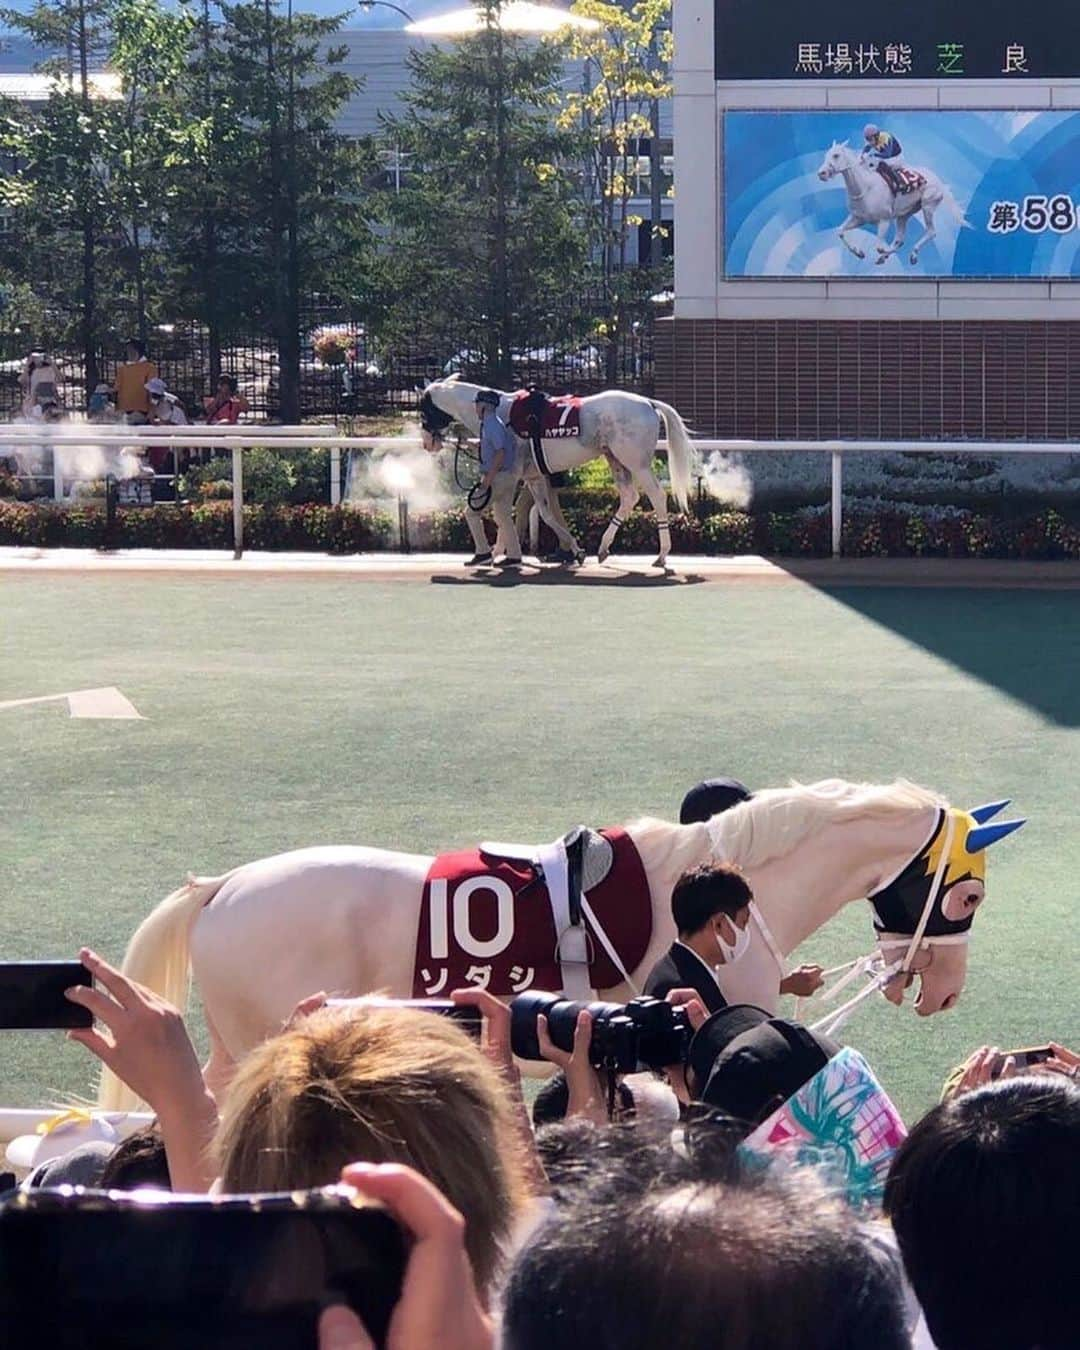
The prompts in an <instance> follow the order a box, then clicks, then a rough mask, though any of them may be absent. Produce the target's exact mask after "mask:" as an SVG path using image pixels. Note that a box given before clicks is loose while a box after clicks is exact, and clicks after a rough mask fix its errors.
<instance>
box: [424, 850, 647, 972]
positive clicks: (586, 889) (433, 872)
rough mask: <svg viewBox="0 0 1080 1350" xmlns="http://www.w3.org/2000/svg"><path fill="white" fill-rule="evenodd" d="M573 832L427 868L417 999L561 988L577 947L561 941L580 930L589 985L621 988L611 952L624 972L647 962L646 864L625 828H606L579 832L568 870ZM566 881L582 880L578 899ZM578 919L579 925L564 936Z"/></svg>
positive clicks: (453, 857)
mask: <svg viewBox="0 0 1080 1350" xmlns="http://www.w3.org/2000/svg"><path fill="white" fill-rule="evenodd" d="M576 834H577V832H574V835H571V836H567V839H566V840H557V841H555V843H554V844H552V845H545V846H542V847H530V846H522V845H504V844H482V845H480V846H479V847H477V848H472V849H467V850H464V851H462V852H458V853H443V854H440V856H439V857H437V858H436V859H435V860H434V861H433V862H432V864H431V867H430V869H429V871H428V874H427V878H426V879H425V882H424V893H423V899H422V901H421V908H420V924H419V930H418V932H417V941H416V960H415V964H414V968H413V995H414V997H417V998H433V997H436V996H445V995H446V994H448V993H449V992H450V990H452V989H458V988H463V987H465V986H467V985H476V986H478V987H480V988H483V989H488V990H490V991H491V993H493V994H499V995H513V994H520V993H523V992H524V991H525V990H526V989H542V990H548V991H552V992H559V991H561V990H562V989H563V988H564V968H565V963H566V961H567V959H568V956H571V954H572V949H573V948H574V947H575V946H577V945H578V944H577V943H576V942H572V941H568V940H567V939H568V937H569V938H576V939H579V938H581V936H582V934H584V940H583V943H582V944H581V946H580V947H579V948H578V949H579V950H583V953H584V955H585V957H586V958H587V977H588V986H589V988H591V989H593V990H597V991H600V990H604V989H612V988H614V987H615V986H616V985H619V984H622V983H623V975H622V973H621V972H620V970H619V967H618V966H617V965H616V963H615V962H614V961H613V960H612V958H611V956H610V954H609V951H608V948H609V947H611V948H613V949H614V951H615V952H616V953H617V955H618V957H619V960H620V961H621V963H622V966H623V967H624V969H625V970H626V971H628V972H633V971H634V970H635V969H636V967H637V966H639V965H640V964H641V962H642V960H643V959H644V956H645V953H646V951H647V950H648V946H649V941H650V939H651V937H652V899H651V896H650V892H649V882H648V878H647V876H646V874H645V868H644V866H643V865H642V862H641V858H640V857H639V856H638V851H637V849H636V848H635V847H634V843H633V840H632V839H631V838H630V836H629V835H628V834H627V833H626V831H625V830H621V829H610V830H603V831H600V832H599V833H594V832H592V831H588V832H586V837H585V840H584V852H583V854H582V855H581V858H582V863H581V867H580V870H579V871H575V870H574V869H573V868H569V869H568V868H567V865H566V859H567V848H566V844H567V842H568V841H569V840H571V839H572V838H574V837H575V836H576ZM568 877H569V878H570V881H569V885H570V886H573V885H574V884H575V878H576V880H577V882H579V883H580V894H579V897H578V898H575V897H572V896H570V895H569V893H568ZM580 896H583V897H584V901H585V903H584V905H580V904H579V900H580ZM575 919H579V920H580V926H578V927H576V928H574V929H573V931H572V932H569V931H568V930H569V929H570V926H571V924H572V923H573V922H574V920H575ZM598 929H599V930H601V931H598ZM560 958H561V960H560ZM579 973H580V972H579Z"/></svg>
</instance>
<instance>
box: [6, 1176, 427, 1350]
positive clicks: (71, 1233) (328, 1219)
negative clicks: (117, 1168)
mask: <svg viewBox="0 0 1080 1350" xmlns="http://www.w3.org/2000/svg"><path fill="white" fill-rule="evenodd" d="M405 1258H406V1243H405V1239H404V1236H403V1234H402V1231H401V1229H400V1228H399V1227H398V1225H397V1224H396V1223H395V1221H394V1220H393V1219H392V1218H391V1217H390V1215H389V1214H387V1213H386V1211H385V1210H383V1209H380V1208H377V1207H373V1206H370V1205H363V1206H358V1205H357V1203H356V1193H355V1192H354V1191H352V1190H350V1189H349V1188H348V1187H341V1186H330V1187H326V1188H325V1189H323V1190H320V1191H306V1192H305V1191H301V1192H296V1193H292V1194H288V1195H258V1196H255V1195H248V1196H234V1197H227V1198H222V1199H210V1198H208V1197H207V1196H174V1195H170V1194H168V1193H166V1192H161V1191H139V1192H135V1193H131V1192H121V1191H108V1192H104V1191H87V1190H84V1189H83V1188H81V1187H75V1188H71V1189H68V1188H66V1187H65V1188H61V1189H58V1190H55V1191H49V1190H37V1191H30V1192H19V1193H17V1194H16V1195H15V1196H13V1197H11V1198H9V1199H7V1200H5V1201H3V1202H2V1203H0V1326H3V1327H5V1328H6V1329H7V1331H9V1332H10V1331H12V1330H13V1329H14V1328H18V1327H22V1328H25V1333H26V1335H25V1339H24V1340H23V1339H20V1338H19V1337H18V1336H16V1338H15V1340H13V1341H12V1342H10V1343H11V1344H13V1345H14V1344H27V1345H29V1344H33V1345H43V1346H45V1345H47V1346H50V1347H54V1348H55V1350H135V1347H140V1350H141V1348H142V1347H145V1350H192V1347H195V1346H198V1347H199V1350H317V1346H318V1330H317V1328H318V1319H319V1313H320V1311H321V1310H322V1308H323V1307H325V1306H326V1304H327V1303H328V1302H330V1301H336V1302H339V1303H340V1302H344V1303H347V1304H348V1305H349V1307H351V1308H352V1309H353V1310H354V1311H355V1312H356V1314H357V1316H358V1317H359V1318H360V1320H361V1321H362V1322H363V1323H364V1326H365V1327H366V1328H367V1330H368V1333H369V1335H370V1336H371V1337H372V1339H373V1340H374V1342H375V1344H376V1345H378V1346H381V1345H383V1344H384V1341H385V1337H386V1330H387V1326H388V1325H389V1321H390V1315H391V1313H392V1312H393V1309H394V1305H395V1304H396V1303H397V1300H398V1298H399V1296H400V1293H401V1282H402V1278H403V1275H404V1269H405ZM5 1343H7V1341H6V1336H5Z"/></svg>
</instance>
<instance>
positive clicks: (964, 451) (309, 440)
mask: <svg viewBox="0 0 1080 1350" xmlns="http://www.w3.org/2000/svg"><path fill="white" fill-rule="evenodd" d="M140 443H143V444H150V445H154V446H156V447H161V446H173V447H175V448H176V449H177V450H180V449H206V448H210V449H227V450H230V451H231V452H232V470H233V474H232V505H233V555H234V557H236V558H239V557H240V556H241V555H242V553H243V548H244V515H243V498H244V463H243V456H244V451H245V450H250V449H254V448H255V447H271V446H272V447H273V448H275V449H278V450H310V449H315V448H323V447H325V448H326V449H328V450H329V451H330V475H329V477H330V482H329V492H328V496H329V500H330V503H331V504H332V505H334V506H336V505H338V504H339V503H340V502H341V453H342V451H343V450H344V451H348V450H374V449H386V448H387V447H388V446H393V447H395V448H398V447H400V448H401V449H402V450H417V449H420V448H422V447H421V442H420V440H419V438H418V437H415V436H397V437H387V436H342V435H339V434H338V431H337V428H335V427H332V426H260V427H255V426H235V427H219V426H210V427H208V426H184V427H170V426H161V427H145V426H144V427H117V426H108V425H103V426H99V425H91V424H89V423H78V424H72V423H67V424H64V423H57V424H53V425H51V426H25V425H16V424H11V425H9V426H4V427H2V428H0V446H3V445H4V444H6V445H8V446H12V447H17V446H20V445H31V446H39V447H43V448H45V449H49V450H52V451H54V454H53V462H52V474H51V479H52V483H53V497H54V498H55V499H56V500H58V501H62V500H63V495H64V487H65V483H70V482H72V481H77V479H75V478H73V477H72V476H71V475H67V476H65V473H64V468H63V458H64V457H63V450H64V448H65V447H67V448H75V447H81V446H88V445H93V446H108V447H115V448H117V449H120V448H123V447H131V446H134V445H137V444H140ZM693 444H694V449H695V450H696V451H697V452H698V453H705V454H709V453H712V452H714V451H720V452H721V453H723V454H740V455H757V454H819V455H828V456H829V457H830V460H831V470H832V473H831V516H832V552H833V557H837V558H838V557H840V555H841V552H842V547H841V541H842V537H843V528H844V467H843V466H844V456H845V455H865V454H881V455H892V454H898V453H905V454H936V455H941V454H945V455H979V456H982V457H984V458H985V457H987V456H989V457H995V456H1000V455H1074V454H1077V453H1080V446H1077V445H1075V444H1072V443H1070V442H1067V441H869V440H867V441H788V440H773V441H749V440H695V441H694V443H693ZM659 448H660V449H662V450H666V449H667V442H666V441H660V442H659ZM56 450H59V451H60V452H61V453H60V455H57V454H55V451H56ZM173 468H174V472H173V473H172V474H159V475H157V476H158V477H161V478H170V479H174V480H175V478H176V477H177V473H176V456H175V455H174V465H173ZM27 476H28V477H29V476H30V475H27ZM33 477H35V478H44V479H48V478H50V475H49V474H36V475H33ZM93 477H94V478H99V477H101V474H100V473H96V474H94V475H93ZM404 510H405V511H406V512H407V511H408V502H407V501H405V503H404Z"/></svg>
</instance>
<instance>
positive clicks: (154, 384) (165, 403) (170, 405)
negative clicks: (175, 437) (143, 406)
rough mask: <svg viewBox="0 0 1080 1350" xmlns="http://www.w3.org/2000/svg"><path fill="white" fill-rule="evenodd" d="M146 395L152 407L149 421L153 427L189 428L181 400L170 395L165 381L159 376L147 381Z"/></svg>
mask: <svg viewBox="0 0 1080 1350" xmlns="http://www.w3.org/2000/svg"><path fill="white" fill-rule="evenodd" d="M146 395H147V399H148V402H149V405H150V411H149V413H148V417H147V420H148V421H149V422H150V423H151V424H152V425H155V426H156V425H159V424H161V425H166V426H168V425H171V426H174V427H186V426H187V424H188V419H187V413H186V412H184V410H183V408H182V407H181V406H180V400H179V399H178V398H177V397H176V395H175V394H170V393H169V391H168V389H167V388H166V387H165V381H164V380H163V379H161V378H160V377H159V376H157V375H155V376H154V378H153V379H152V380H147V382H146Z"/></svg>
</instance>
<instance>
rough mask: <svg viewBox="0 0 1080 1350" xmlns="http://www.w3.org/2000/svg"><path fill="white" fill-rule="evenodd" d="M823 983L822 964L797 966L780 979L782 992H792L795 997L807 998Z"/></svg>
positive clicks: (823, 972)
mask: <svg viewBox="0 0 1080 1350" xmlns="http://www.w3.org/2000/svg"><path fill="white" fill-rule="evenodd" d="M824 983H825V969H824V967H823V966H813V965H810V966H799V967H798V968H797V969H795V970H793V971H792V972H791V974H790V975H787V976H785V977H784V979H782V980H781V981H780V992H781V993H782V994H794V995H795V997H796V998H809V997H810V995H811V994H816V993H817V991H818V990H819V989H820V988H821V986H822V985H823V984H824Z"/></svg>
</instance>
